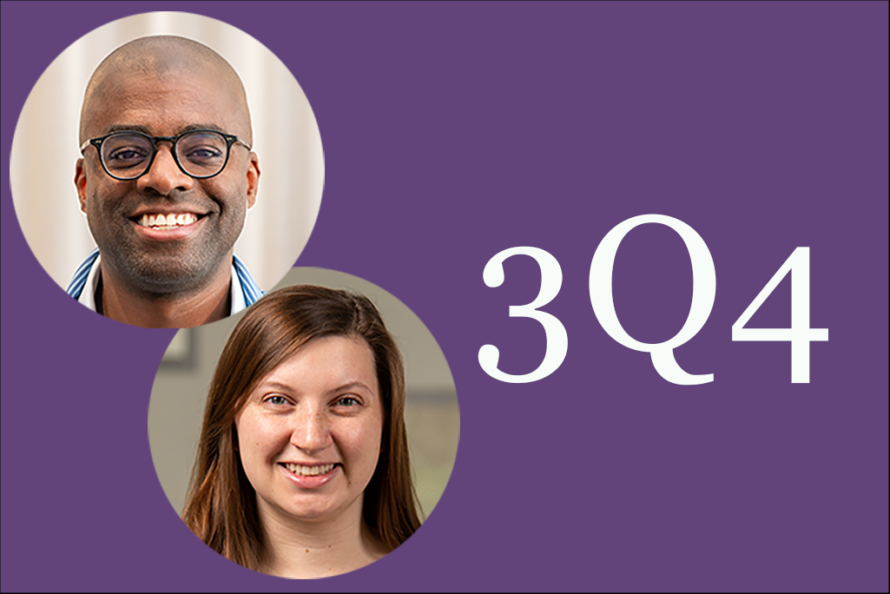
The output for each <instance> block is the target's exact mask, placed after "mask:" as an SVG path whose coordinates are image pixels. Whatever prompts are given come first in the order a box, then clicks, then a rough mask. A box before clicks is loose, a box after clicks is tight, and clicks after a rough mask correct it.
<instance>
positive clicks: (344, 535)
mask: <svg viewBox="0 0 890 594" xmlns="http://www.w3.org/2000/svg"><path fill="white" fill-rule="evenodd" d="M361 504H362V501H361V498H359V499H358V500H357V502H356V503H354V504H353V505H352V506H350V508H349V509H347V510H345V511H344V512H343V513H341V514H340V515H339V516H337V517H336V518H334V519H331V520H319V521H305V520H300V519H295V518H293V517H291V516H286V515H284V514H281V513H276V511H275V510H272V509H269V508H268V507H266V506H265V505H263V504H260V510H259V511H260V522H261V523H262V525H263V533H264V537H265V541H264V545H265V549H266V555H265V556H266V561H265V563H264V565H263V567H260V568H259V569H260V571H262V572H263V573H268V574H271V575H276V576H279V577H287V578H320V577H327V576H332V575H339V574H341V573H347V572H349V571H354V570H356V569H359V568H360V567H364V566H365V565H368V564H369V563H372V562H373V561H376V560H377V559H379V558H380V557H382V556H383V555H384V553H383V551H382V549H381V547H380V546H379V544H378V543H376V542H375V541H374V539H373V537H372V536H371V535H370V534H369V533H368V530H367V528H366V527H365V526H364V521H363V520H362V514H361V511H362V506H361ZM264 508H265V509H264Z"/></svg>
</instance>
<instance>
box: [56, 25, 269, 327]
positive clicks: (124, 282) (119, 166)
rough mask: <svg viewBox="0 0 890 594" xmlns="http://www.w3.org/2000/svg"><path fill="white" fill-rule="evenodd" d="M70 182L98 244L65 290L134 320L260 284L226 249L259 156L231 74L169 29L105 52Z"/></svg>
mask: <svg viewBox="0 0 890 594" xmlns="http://www.w3.org/2000/svg"><path fill="white" fill-rule="evenodd" d="M80 142H81V153H82V155H83V157H82V158H81V159H78V161H77V165H76V172H75V176H74V183H75V185H76V186H77V193H78V196H79V199H80V208H81V210H82V211H83V212H84V213H86V217H87V223H88V225H89V228H90V232H91V233H92V235H93V238H94V239H95V241H96V244H97V245H98V249H97V250H95V251H94V252H93V253H92V254H90V256H89V257H88V258H87V260H86V261H85V262H84V263H83V264H82V265H81V266H80V268H79V269H78V270H77V272H76V273H75V275H74V279H73V280H72V282H71V285H70V286H69V287H68V294H69V295H71V296H72V297H74V298H75V299H77V300H78V301H80V302H81V303H83V304H84V305H86V306H87V307H90V308H91V309H93V310H95V311H97V312H98V313H101V314H103V315H105V316H107V317H110V318H113V319H115V320H119V321H121V322H126V323H128V324H132V325H135V326H143V327H152V328H185V327H192V326H198V325H201V324H206V323H208V322H212V321H214V320H218V319H220V318H223V317H225V316H228V315H230V314H231V313H235V312H236V311H238V310H240V309H243V308H244V307H246V306H248V305H251V304H252V303H253V302H254V301H255V300H256V299H258V298H259V297H260V296H261V295H262V291H260V289H259V288H258V287H257V286H256V283H254V281H253V279H252V278H251V276H250V273H249V272H248V271H247V269H246V268H245V267H244V265H243V263H242V262H241V261H240V260H239V259H238V258H237V256H235V255H234V253H233V246H234V244H235V240H237V239H238V236H239V235H240V233H241V230H242V228H243V227H244V220H245V216H246V213H247V210H248V209H249V208H250V207H252V206H253V205H254V204H255V202H256V194H257V186H258V184H259V179H260V168H259V160H258V158H257V155H256V154H255V153H253V152H251V146H252V144H253V137H252V131H251V125H250V113H249V111H248V108H247V97H246V95H245V92H244V87H243V85H242V84H241V80H240V79H239V77H238V75H237V74H236V73H235V71H234V69H233V68H232V67H231V65H229V63H228V62H226V61H225V60H224V59H223V58H222V57H221V56H219V55H218V54H217V53H216V52H214V51H213V50H211V49H210V48H208V47H206V46H204V45H201V44H200V43H197V42H194V41H191V40H188V39H185V38H182V37H172V36H158V37H144V38H141V39H137V40H134V41H132V42H130V43H127V44H126V45H123V46H122V47H120V48H118V49H117V50H115V51H114V52H112V53H111V54H110V55H109V56H108V57H107V58H106V59H105V60H104V61H103V62H102V63H101V64H100V65H99V67H98V68H96V71H95V72H94V73H93V76H92V78H91V79H90V81H89V83H88V84H87V89H86V93H85V95H84V101H83V108H82V110H81V115H80Z"/></svg>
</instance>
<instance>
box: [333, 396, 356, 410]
mask: <svg viewBox="0 0 890 594" xmlns="http://www.w3.org/2000/svg"><path fill="white" fill-rule="evenodd" d="M358 404H359V402H358V400H356V399H355V398H353V397H352V396H344V397H343V398H340V399H339V400H337V406H344V407H347V408H348V407H352V406H358Z"/></svg>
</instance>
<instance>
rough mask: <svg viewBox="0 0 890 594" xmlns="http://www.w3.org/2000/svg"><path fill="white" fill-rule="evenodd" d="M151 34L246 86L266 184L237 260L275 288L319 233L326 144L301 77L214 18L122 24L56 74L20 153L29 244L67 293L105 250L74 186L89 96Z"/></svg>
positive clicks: (18, 179)
mask: <svg viewBox="0 0 890 594" xmlns="http://www.w3.org/2000/svg"><path fill="white" fill-rule="evenodd" d="M147 35H179V36H182V37H187V38H189V39H193V40H195V41H198V42H200V43H203V44H204V45H206V46H208V47H210V48H211V49H213V50H215V51H216V52H217V53H219V54H220V55H221V56H222V57H223V58H225V59H226V60H227V61H228V62H229V63H230V64H231V65H232V66H233V67H234V68H235V70H236V71H237V72H238V75H239V76H240V77H241V80H242V81H243V83H244V86H245V89H246V91H247V100H248V105H249V108H250V114H251V120H252V123H253V138H254V144H253V150H254V152H256V153H257V155H259V163H260V169H261V171H262V176H261V178H260V186H259V193H258V199H257V204H256V206H255V207H254V208H253V209H252V210H251V211H250V212H249V213H248V216H247V221H246V224H245V226H244V232H243V233H242V235H241V237H240V239H239V240H238V242H237V243H236V244H235V253H236V254H237V255H238V257H239V258H241V259H242V260H243V261H244V263H245V264H246V265H247V268H248V269H249V270H250V271H251V273H252V274H253V276H254V279H255V280H256V281H257V283H258V284H259V285H260V287H261V288H262V289H264V290H269V289H270V288H271V287H272V286H274V285H275V284H276V283H278V281H279V280H280V279H281V277H282V276H283V275H284V273H285V272H287V270H288V269H290V267H292V266H293V265H294V262H295V261H296V259H297V256H299V254H300V252H302V250H303V247H305V245H306V242H307V241H308V240H309V235H310V233H311V232H312V228H313V226H314V225H315V219H316V217H317V215H318V209H319V207H320V205H321V194H322V187H323V185H324V155H323V152H322V146H321V136H320V134H319V130H318V124H317V123H316V120H315V116H314V115H313V112H312V108H311V107H310V105H309V101H308V100H307V98H306V96H305V94H304V93H303V90H302V89H301V88H300V85H299V84H298V83H297V81H296V79H295V78H294V74H293V73H291V72H290V71H289V70H288V69H287V67H286V66H285V65H284V64H283V63H282V62H281V61H280V60H279V59H278V58H277V57H275V55H274V54H272V52H270V51H269V50H268V49H267V48H266V47H265V46H263V45H262V44H261V43H260V42H258V41H257V40H256V39H254V38H253V37H251V36H250V35H247V34H246V33H244V32H243V31H241V30H239V29H236V28H235V27H232V26H231V25H229V24H227V23H223V22H222V21H217V20H215V19H211V18H208V17H204V16H199V15H194V14H187V13H181V12H152V13H146V14H140V15H135V16H132V17H127V18H124V19H120V20H117V21H114V22H112V23H109V24H107V25H104V26H102V27H99V28H98V29H95V30H93V31H92V32H90V33H88V34H87V35H85V36H83V37H81V38H80V39H78V40H77V41H76V42H74V43H73V44H71V45H70V46H69V47H68V48H67V49H66V50H65V51H64V52H62V54H60V55H59V57H58V58H56V59H55V60H54V61H53V62H52V64H50V65H49V66H48V67H47V69H46V70H45V71H44V72H43V75H42V76H41V77H40V79H39V80H38V81H37V82H36V84H35V85H34V88H33V89H32V90H31V93H30V95H29V96H28V100H27V102H26V103H25V106H24V108H23V109H22V113H21V115H20V116H19V121H18V125H17V127H16V131H15V136H14V138H13V144H12V152H11V155H10V184H11V187H12V196H13V201H14V203H15V209H16V215H17V216H18V220H19V224H20V225H21V228H22V231H23V233H24V235H25V239H26V240H27V241H28V244H29V245H30V247H31V250H32V251H33V252H34V255H35V256H36V257H37V260H38V261H39V262H40V264H41V265H42V266H43V268H44V269H45V270H46V272H47V273H48V274H49V275H50V277H52V279H53V280H54V281H55V282H56V283H57V284H58V285H59V286H61V287H62V288H65V287H67V286H68V282H69V281H70V280H71V277H72V275H73V274H74V271H75V270H76V269H77V267H78V266H79V265H80V263H81V262H82V261H83V260H84V258H86V256H87V254H89V253H90V251H91V250H92V249H93V248H94V247H95V246H96V244H95V242H94V241H93V237H92V235H91V234H90V231H89V228H88V227H87V223H86V217H85V216H84V214H83V213H82V212H81V211H80V208H79V205H78V200H77V192H76V191H75V188H74V165H75V162H76V161H77V159H78V158H79V157H80V156H81V155H80V152H79V150H78V148H79V146H80V143H79V141H78V125H79V121H80V108H81V104H82V102H83V94H84V90H85V89H86V84H87V81H88V80H89V78H90V75H92V73H93V70H94V69H95V68H96V66H98V65H99V63H100V62H101V61H102V60H103V59H104V58H105V56H107V55H108V54H109V53H111V52H112V51H113V50H114V49H115V48H117V47H119V46H121V45H123V44H124V43H126V42H128V41H131V40H133V39H136V38H138V37H144V36H147ZM90 150H93V149H90Z"/></svg>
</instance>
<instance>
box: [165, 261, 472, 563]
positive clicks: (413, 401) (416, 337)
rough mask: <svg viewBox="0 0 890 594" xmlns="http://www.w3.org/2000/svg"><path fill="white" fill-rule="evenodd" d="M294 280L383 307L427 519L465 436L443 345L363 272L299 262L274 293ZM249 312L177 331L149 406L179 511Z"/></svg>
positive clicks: (418, 490) (170, 491)
mask: <svg viewBox="0 0 890 594" xmlns="http://www.w3.org/2000/svg"><path fill="white" fill-rule="evenodd" d="M293 285H316V286H321V287H326V288H330V289H337V290H347V291H350V292H353V293H358V294H361V295H364V296H366V297H367V298H368V299H370V300H371V302H372V303H374V305H375V306H376V307H377V309H378V310H379V312H380V315H381V317H382V319H383V322H384V324H385V325H386V328H387V330H388V331H389V333H390V334H391V335H392V337H393V339H394V340H395V342H396V344H397V346H398V348H399V350H400V351H401V354H402V358H403V360H404V364H405V375H406V378H405V379H406V382H405V383H406V389H405V394H406V397H405V421H406V427H407V434H408V448H409V455H410V460H411V470H412V476H413V479H414V488H415V491H416V493H417V497H418V502H419V505H420V509H419V510H418V515H419V516H420V518H421V521H425V520H426V518H427V517H428V516H429V515H430V513H431V512H432V511H433V509H434V508H435V507H436V506H437V505H438V503H439V502H440V500H441V498H442V495H443V493H444V491H445V488H446V486H447V484H448V480H449V478H450V477H451V474H452V470H453V467H454V463H455V459H456V456H457V448H458V442H459V438H460V410H459V406H458V401H457V391H456V388H455V385H454V379H453V377H452V375H451V371H450V368H449V366H448V362H447V361H446V359H445V356H444V354H443V353H442V350H441V348H440V347H439V345H438V343H437V342H436V340H435V338H434V337H433V335H432V334H431V333H430V331H429V330H428V329H427V327H426V326H425V325H424V323H423V322H422V321H421V320H420V318H418V317H417V316H416V315H415V314H414V313H413V312H412V311H411V310H410V309H409V308H408V307H407V306H406V305H405V304H404V303H402V302H401V301H400V300H399V299H398V298H396V297H395V296H393V295H392V294H390V293H389V292H387V291H385V290H384V289H382V288H380V287H378V286H377V285H375V284H373V283H370V282H368V281H365V280H363V279H361V278H359V277H356V276H353V275H351V274H347V273H343V272H337V271H332V270H326V269H321V268H294V269H292V270H291V272H289V273H288V274H287V275H285V277H284V279H283V280H282V282H281V283H279V284H278V285H277V286H276V287H275V288H274V289H273V290H272V291H270V292H269V293H270V294H271V293H273V292H275V291H277V290H279V289H282V288H285V287H290V286H293ZM247 311H249V310H247ZM245 313H246V311H245V312H239V313H237V314H235V315H232V316H230V317H228V318H225V319H223V320H220V321H218V322H214V323H212V324H207V325H205V326H202V327H198V328H191V329H183V330H179V332H178V333H177V334H176V336H175V337H174V339H173V340H172V342H171V343H170V346H169V348H168V349H167V351H166V353H165V355H164V357H163V359H162V361H161V364H160V367H159V369H158V373H157V375H156V377H155V381H154V384H153V387H152V393H151V402H150V405H149V412H148V436H149V444H150V448H151V454H152V460H153V462H154V466H155V470H156V472H157V475H158V480H159V482H160V484H161V487H162V489H163V491H164V493H165V495H166V496H167V499H168V500H169V502H170V504H171V506H172V507H173V509H174V510H175V512H176V514H177V515H181V514H182V512H183V509H184V507H185V504H186V499H187V492H188V487H189V481H190V478H191V474H192V468H193V465H194V463H195V458H196V456H197V452H198V443H199V440H200V435H201V428H202V424H203V419H204V408H205V405H206V400H207V396H208V390H209V387H210V384H211V379H212V377H213V374H214V373H215V371H216V366H217V361H218V360H219V357H220V354H221V353H222V351H223V348H224V346H225V344H226V342H227V340H228V338H229V336H230V334H231V333H232V331H233V329H234V328H235V326H236V325H237V324H238V322H239V321H240V320H241V318H242V317H243V316H244V315H245ZM310 344H311V343H310ZM334 575H336V574H334Z"/></svg>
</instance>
